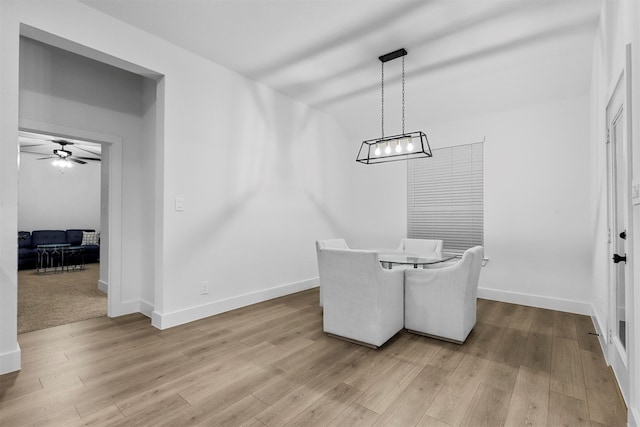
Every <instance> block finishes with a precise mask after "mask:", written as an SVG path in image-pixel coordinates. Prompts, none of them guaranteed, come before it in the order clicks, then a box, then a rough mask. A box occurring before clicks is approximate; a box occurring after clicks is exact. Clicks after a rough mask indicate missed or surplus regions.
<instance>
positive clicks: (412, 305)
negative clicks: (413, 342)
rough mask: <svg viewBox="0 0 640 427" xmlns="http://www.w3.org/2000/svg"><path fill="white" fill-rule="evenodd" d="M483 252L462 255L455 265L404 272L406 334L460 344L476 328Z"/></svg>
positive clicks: (468, 251)
mask: <svg viewBox="0 0 640 427" xmlns="http://www.w3.org/2000/svg"><path fill="white" fill-rule="evenodd" d="M483 256H484V248H483V247H482V246H476V247H473V248H471V249H468V250H466V251H465V253H464V254H463V255H462V259H461V260H460V261H458V262H457V263H456V264H454V265H452V266H449V267H444V268H439V269H432V270H405V295H404V301H405V307H404V309H405V314H404V325H405V328H406V329H407V330H408V331H409V332H414V333H418V334H421V335H427V336H431V337H434V338H439V339H443V340H445V341H452V342H455V343H458V344H462V343H463V342H464V341H465V340H466V339H467V336H468V335H469V333H470V332H471V330H472V329H473V327H474V326H475V324H476V298H477V293H478V279H479V278H480V267H481V266H482V258H483Z"/></svg>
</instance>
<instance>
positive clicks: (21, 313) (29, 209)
mask: <svg viewBox="0 0 640 427" xmlns="http://www.w3.org/2000/svg"><path fill="white" fill-rule="evenodd" d="M19 145H20V163H19V191H18V195H19V198H18V230H19V232H18V333H19V334H20V333H25V332H30V331H34V330H39V329H45V328H49V327H54V326H60V325H65V324H69V323H73V322H77V321H80V320H87V319H91V318H95V317H102V316H106V315H107V311H108V287H106V286H100V283H103V282H101V280H100V271H101V270H102V268H104V270H105V271H108V265H103V266H101V261H102V259H101V244H100V243H101V238H100V232H101V223H103V222H107V221H108V218H103V215H104V216H107V215H108V211H106V210H103V209H102V208H101V205H102V199H103V196H102V192H103V191H104V186H103V185H102V179H103V170H102V169H103V162H102V154H103V149H102V145H101V144H100V143H96V142H92V141H87V140H82V139H78V138H74V137H69V136H66V137H63V136H60V135H55V134H51V133H44V132H34V131H30V132H27V131H23V130H21V131H20V132H19ZM107 182H108V179H107ZM103 212H104V214H103ZM105 258H106V259H105V261H106V262H108V258H107V257H105Z"/></svg>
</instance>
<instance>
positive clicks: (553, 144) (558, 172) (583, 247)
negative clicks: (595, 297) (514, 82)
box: [430, 97, 591, 314]
mask: <svg viewBox="0 0 640 427" xmlns="http://www.w3.org/2000/svg"><path fill="white" fill-rule="evenodd" d="M430 136H431V137H432V139H433V140H437V141H439V146H440V147H442V146H447V145H458V144H465V143H472V142H477V141H482V139H483V138H486V141H485V144H484V175H485V182H484V201H485V204H484V206H485V211H484V213H485V220H484V222H485V231H484V236H485V256H486V257H488V258H489V259H490V261H489V263H488V264H487V265H486V267H484V268H483V269H482V274H481V276H480V290H479V295H480V296H481V297H485V298H490V299H496V300H503V301H510V302H516V303H521V304H526V305H533V306H540V307H548V308H555V309H560V310H565V311H573V312H582V313H585V314H589V313H590V287H589V283H590V274H589V271H590V261H591V249H590V245H589V244H590V238H591V229H590V228H589V222H588V220H587V212H588V208H589V203H588V202H589V188H588V185H587V183H588V179H589V151H588V150H587V147H586V145H587V141H588V139H589V99H588V97H578V98H570V99H563V100H557V101H553V102H547V103H544V104H538V105H531V106H528V107H523V108H519V109H514V110H510V111H507V112H502V113H494V114H490V115H486V116H481V117H476V118H474V119H468V120H464V121H456V122H448V123H440V124H438V125H433V126H431V128H430Z"/></svg>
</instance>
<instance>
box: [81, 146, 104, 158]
mask: <svg viewBox="0 0 640 427" xmlns="http://www.w3.org/2000/svg"><path fill="white" fill-rule="evenodd" d="M75 148H76V149H78V150H82V151H86V152H87V153H89V154H93V155H94V156H100V155H101V154H100V153H96V152H94V151H91V150H87V149H86V148H82V147H75Z"/></svg>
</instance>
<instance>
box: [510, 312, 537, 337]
mask: <svg viewBox="0 0 640 427" xmlns="http://www.w3.org/2000/svg"><path fill="white" fill-rule="evenodd" d="M535 312H536V309H535V308H533V307H527V306H526V305H518V306H516V310H515V312H514V313H513V316H512V317H511V322H509V328H511V329H516V330H518V331H520V332H522V333H524V334H527V333H529V329H531V325H534V323H533V321H534V316H535Z"/></svg>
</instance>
